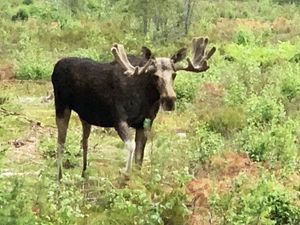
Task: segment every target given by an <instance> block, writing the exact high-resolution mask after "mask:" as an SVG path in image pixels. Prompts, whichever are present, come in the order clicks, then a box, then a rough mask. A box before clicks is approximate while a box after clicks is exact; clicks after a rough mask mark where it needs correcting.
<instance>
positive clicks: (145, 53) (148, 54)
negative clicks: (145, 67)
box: [142, 46, 152, 60]
mask: <svg viewBox="0 0 300 225" xmlns="http://www.w3.org/2000/svg"><path fill="white" fill-rule="evenodd" d="M142 53H143V55H142V56H143V57H144V58H145V59H147V60H148V59H150V58H151V55H152V52H151V50H150V49H149V48H147V47H145V46H143V47H142Z"/></svg>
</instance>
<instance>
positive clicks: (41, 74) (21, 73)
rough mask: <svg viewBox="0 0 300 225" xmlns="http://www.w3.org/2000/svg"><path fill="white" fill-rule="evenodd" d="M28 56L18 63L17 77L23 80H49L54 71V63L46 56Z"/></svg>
mask: <svg viewBox="0 0 300 225" xmlns="http://www.w3.org/2000/svg"><path fill="white" fill-rule="evenodd" d="M30 57H31V56H27V57H26V58H24V59H22V61H21V62H20V63H18V65H17V68H16V77H17V79H21V80H28V79H32V80H40V79H45V80H49V79H50V76H51V74H52V71H53V64H51V63H50V62H49V61H47V59H45V58H37V56H36V57H34V58H30Z"/></svg>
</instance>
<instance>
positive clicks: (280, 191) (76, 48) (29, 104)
mask: <svg viewBox="0 0 300 225" xmlns="http://www.w3.org/2000/svg"><path fill="white" fill-rule="evenodd" d="M299 24H300V1H296V0H295V1H291V0H290V1H288V0H286V1H284V0H277V1H276V0H243V1H242V0H241V1H233V0H232V1H231V0H214V1H206V0H172V1H171V0H164V1H162V0H10V1H4V0H1V1H0V40H1V41H0V225H24V224H26V225H27V224H29V225H31V224H32V225H71V224H72V225H73V224H78V225H96V224H103V225H109V224H115V225H120V224H121V225H123V224H124V225H130V224H138V225H156V224H157V225H159V224H168V225H182V224H189V225H206V224H213V225H248V224H249V225H254V224H257V225H258V224H259V225H297V224H300V164H299V159H300V158H299V148H300V26H299ZM198 36H208V37H209V39H210V45H211V46H216V47H217V52H216V53H215V55H214V56H213V57H212V59H211V60H210V66H211V67H210V69H209V70H208V71H207V72H205V73H202V74H192V73H188V72H180V73H178V75H177V77H176V81H175V89H176V93H177V98H178V99H177V105H176V111H175V112H172V113H167V112H160V113H159V115H158V118H157V119H156V120H155V122H154V126H153V128H152V130H151V131H149V141H148V144H147V147H146V160H145V163H144V165H143V168H142V170H141V171H140V172H139V171H133V174H132V177H131V180H130V181H129V182H128V184H127V186H125V187H121V186H120V184H119V182H118V177H119V173H118V171H119V168H121V167H123V166H124V164H125V162H124V159H123V158H124V152H123V151H122V148H123V144H122V142H121V141H120V139H119V138H118V136H117V134H116V132H115V131H114V130H111V129H103V128H97V127H93V129H92V133H91V137H90V142H91V144H90V151H89V155H88V158H89V166H88V178H87V179H82V178H81V177H80V174H81V161H82V159H81V154H82V153H81V150H80V139H81V125H80V121H79V120H78V118H77V116H76V115H73V116H72V118H71V123H70V128H69V133H68V138H67V152H66V154H65V159H66V161H65V167H66V169H65V171H64V174H65V176H64V178H63V181H62V182H61V183H60V184H59V183H58V182H57V171H56V163H55V148H56V126H55V118H54V104H53V100H51V99H50V98H47V95H49V94H50V93H51V92H52V85H51V83H50V76H51V73H52V70H53V66H54V64H55V63H56V62H57V60H59V59H60V58H62V57H65V56H80V57H89V58H93V59H95V60H98V61H109V60H112V56H111V53H110V48H111V45H112V43H115V42H117V43H121V44H123V45H124V46H125V49H126V50H127V52H129V53H132V54H140V49H141V47H142V46H147V47H149V48H150V49H151V50H152V51H153V52H154V54H155V55H156V56H171V55H172V54H173V53H175V52H176V50H177V49H179V48H182V47H184V46H187V47H189V46H190V43H191V40H192V38H193V37H198Z"/></svg>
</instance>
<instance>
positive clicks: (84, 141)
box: [80, 119, 92, 177]
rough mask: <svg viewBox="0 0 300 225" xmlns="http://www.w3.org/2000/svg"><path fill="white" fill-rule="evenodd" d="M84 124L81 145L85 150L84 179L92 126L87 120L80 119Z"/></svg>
mask: <svg viewBox="0 0 300 225" xmlns="http://www.w3.org/2000/svg"><path fill="white" fill-rule="evenodd" d="M80 120H81V124H82V140H81V145H82V149H83V169H82V174H81V176H82V177H85V171H86V167H87V152H88V139H89V136H90V133H91V127H92V126H91V125H90V124H89V123H87V122H86V121H85V120H83V119H80Z"/></svg>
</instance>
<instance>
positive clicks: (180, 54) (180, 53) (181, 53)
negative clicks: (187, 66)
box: [171, 48, 187, 63]
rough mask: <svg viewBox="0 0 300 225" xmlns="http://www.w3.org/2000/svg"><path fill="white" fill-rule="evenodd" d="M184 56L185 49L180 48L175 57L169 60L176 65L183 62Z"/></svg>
mask: <svg viewBox="0 0 300 225" xmlns="http://www.w3.org/2000/svg"><path fill="white" fill-rule="evenodd" d="M186 54H187V48H181V49H179V50H178V51H177V52H176V53H175V55H173V56H172V57H171V59H172V60H173V62H174V63H177V62H180V61H181V60H183V59H184V58H185V57H186Z"/></svg>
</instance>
